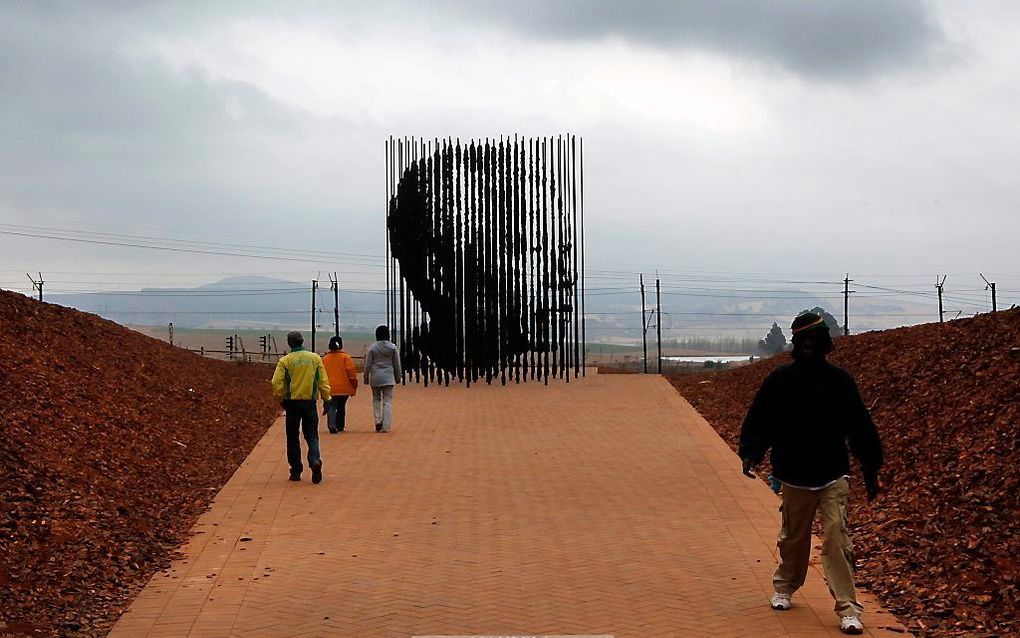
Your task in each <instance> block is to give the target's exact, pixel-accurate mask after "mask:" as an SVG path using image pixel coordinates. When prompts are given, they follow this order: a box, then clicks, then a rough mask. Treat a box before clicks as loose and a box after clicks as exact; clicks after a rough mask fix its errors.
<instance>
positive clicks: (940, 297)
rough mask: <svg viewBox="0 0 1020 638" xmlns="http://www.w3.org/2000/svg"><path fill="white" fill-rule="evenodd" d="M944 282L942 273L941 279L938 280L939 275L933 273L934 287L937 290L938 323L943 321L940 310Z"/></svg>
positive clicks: (944, 277)
mask: <svg viewBox="0 0 1020 638" xmlns="http://www.w3.org/2000/svg"><path fill="white" fill-rule="evenodd" d="M945 283H946V275H942V281H939V276H938V275H935V289H936V290H938V291H939V323H943V314H942V313H943V310H942V286H943V284H945Z"/></svg>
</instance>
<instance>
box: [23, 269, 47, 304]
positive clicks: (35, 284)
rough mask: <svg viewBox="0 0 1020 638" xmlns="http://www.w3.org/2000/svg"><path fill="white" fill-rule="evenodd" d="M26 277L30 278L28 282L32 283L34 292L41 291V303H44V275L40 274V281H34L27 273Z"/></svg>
mask: <svg viewBox="0 0 1020 638" xmlns="http://www.w3.org/2000/svg"><path fill="white" fill-rule="evenodd" d="M25 276H26V277H28V280H29V281H31V282H32V290H38V291H39V301H42V287H43V283H45V282H43V278H42V273H39V281H36V280H35V279H32V275H30V274H28V273H27V272H26V273H25Z"/></svg>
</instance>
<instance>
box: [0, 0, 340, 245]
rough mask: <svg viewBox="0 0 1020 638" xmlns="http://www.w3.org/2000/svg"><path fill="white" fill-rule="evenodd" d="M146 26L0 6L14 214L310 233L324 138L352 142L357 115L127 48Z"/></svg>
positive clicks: (0, 163) (323, 211)
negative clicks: (281, 98)
mask: <svg viewBox="0 0 1020 638" xmlns="http://www.w3.org/2000/svg"><path fill="white" fill-rule="evenodd" d="M50 13H52V15H50ZM137 28H138V19H137V16H126V17H125V16H117V15H113V14H110V13H102V12H91V11H90V12H80V13H75V12H74V11H70V12H69V13H68V14H64V13H58V12H46V11H29V10H25V9H23V8H19V6H11V5H8V6H4V7H0V50H3V51H4V55H3V57H2V58H0V94H2V96H3V97H2V101H0V139H3V140H4V144H3V145H2V146H0V211H4V212H5V216H6V213H15V214H17V215H20V216H21V217H22V218H24V217H25V216H27V215H42V216H47V215H49V216H57V217H66V216H68V215H71V216H74V217H76V218H81V219H87V220H90V221H93V222H96V223H114V224H116V223H124V224H127V225H131V224H132V223H133V222H136V221H137V222H139V223H142V224H146V225H151V224H153V222H156V223H157V224H163V225H165V226H174V227H177V228H180V229H181V231H182V232H187V231H188V230H189V229H191V228H200V229H202V232H206V233H221V232H224V231H228V229H234V230H236V231H240V233H241V234H242V235H248V236H251V235H252V234H256V233H253V232H251V231H250V230H249V228H250V226H249V228H246V227H245V225H253V220H263V222H265V221H266V220H270V223H271V220H274V219H283V218H287V219H290V220H292V221H293V222H294V223H297V224H301V225H303V226H305V227H311V226H312V224H313V223H315V221H314V220H316V218H321V217H322V216H325V215H330V214H332V213H333V212H334V211H330V210H329V209H330V208H332V207H335V206H336V202H337V201H338V199H339V198H338V197H337V196H336V193H334V192H331V189H333V188H335V180H329V179H327V178H325V176H326V175H328V174H330V173H335V171H336V170H337V166H336V164H334V165H333V166H327V164H328V162H329V161H331V160H335V159H338V158H335V157H332V156H331V155H330V153H331V152H332V151H331V147H330V145H329V143H328V142H327V140H328V139H330V138H332V139H350V138H351V137H352V135H350V131H351V127H350V126H349V125H348V123H346V122H344V121H342V120H340V119H337V118H319V117H316V116H313V115H311V114H308V113H306V112H304V111H300V110H297V109H293V108H291V107H288V106H286V105H283V104H281V103H279V102H277V101H275V100H273V99H272V98H271V97H269V96H268V95H266V94H265V93H263V92H262V91H260V90H259V89H257V88H255V87H253V86H251V85H248V84H245V83H242V82H234V81H225V80H216V79H211V78H208V77H205V76H203V75H202V74H200V73H198V72H190V73H183V74H181V73H177V72H174V71H173V70H171V69H170V68H169V67H168V66H167V65H166V64H165V62H164V61H163V60H161V59H159V58H158V57H145V56H139V55H137V54H131V53H128V52H126V51H125V50H124V48H123V47H124V46H125V43H126V42H128V41H129V39H130V37H131V36H132V35H133V33H132V32H133V31H134V30H136V29H137ZM334 145H336V143H335V142H334ZM338 163H339V162H338ZM254 225H255V227H256V228H263V229H264V228H266V227H267V224H266V223H258V224H254ZM278 230H279V229H277V231H278Z"/></svg>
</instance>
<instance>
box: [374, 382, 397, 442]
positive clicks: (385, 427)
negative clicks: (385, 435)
mask: <svg viewBox="0 0 1020 638" xmlns="http://www.w3.org/2000/svg"><path fill="white" fill-rule="evenodd" d="M372 412H373V413H374V414H375V424H376V426H377V427H378V426H379V425H382V431H383V432H389V431H390V425H391V424H392V423H393V386H391V385H374V386H372Z"/></svg>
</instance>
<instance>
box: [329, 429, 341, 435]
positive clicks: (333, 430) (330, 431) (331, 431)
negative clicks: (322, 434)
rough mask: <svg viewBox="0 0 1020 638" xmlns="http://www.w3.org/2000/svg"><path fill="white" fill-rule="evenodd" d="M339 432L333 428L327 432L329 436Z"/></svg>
mask: <svg viewBox="0 0 1020 638" xmlns="http://www.w3.org/2000/svg"><path fill="white" fill-rule="evenodd" d="M339 431H340V430H335V429H333V428H330V430H329V433H330V434H336V433H337V432H339Z"/></svg>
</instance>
